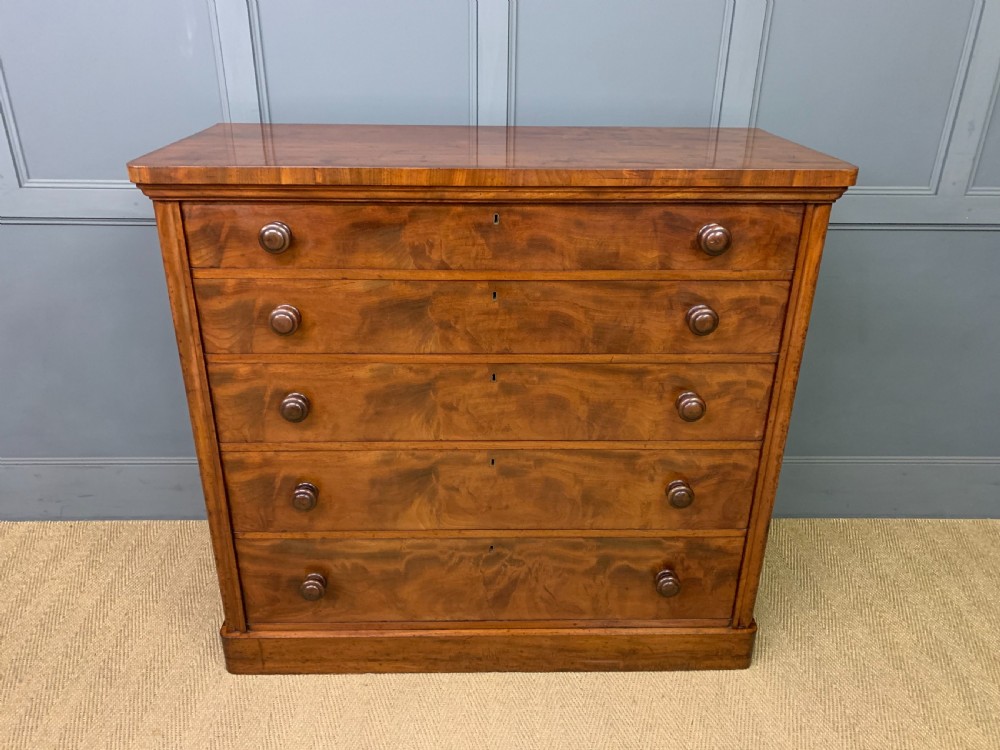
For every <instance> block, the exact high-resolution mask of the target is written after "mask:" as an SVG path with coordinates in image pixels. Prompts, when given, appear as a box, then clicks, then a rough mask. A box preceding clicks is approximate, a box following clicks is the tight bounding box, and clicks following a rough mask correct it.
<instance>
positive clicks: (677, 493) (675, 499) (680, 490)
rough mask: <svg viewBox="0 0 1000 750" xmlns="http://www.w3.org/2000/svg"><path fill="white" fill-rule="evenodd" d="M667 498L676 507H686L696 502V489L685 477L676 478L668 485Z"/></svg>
mask: <svg viewBox="0 0 1000 750" xmlns="http://www.w3.org/2000/svg"><path fill="white" fill-rule="evenodd" d="M667 500H669V501H670V504H671V505H672V506H674V507H675V508H686V507H688V506H689V505H690V504H691V503H693V502H694V490H692V489H691V485H690V484H688V483H687V482H685V481H684V480H683V479H675V480H674V481H672V482H671V483H670V484H668V485H667Z"/></svg>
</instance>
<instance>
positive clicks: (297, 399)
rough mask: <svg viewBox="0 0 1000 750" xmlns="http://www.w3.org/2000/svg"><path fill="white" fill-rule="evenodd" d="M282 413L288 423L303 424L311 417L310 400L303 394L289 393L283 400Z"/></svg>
mask: <svg viewBox="0 0 1000 750" xmlns="http://www.w3.org/2000/svg"><path fill="white" fill-rule="evenodd" d="M280 412H281V417H282V419H284V420H286V421H288V422H301V421H302V420H303V419H305V418H306V417H308V416H309V399H308V398H306V396H305V395H304V394H302V393H289V394H288V395H287V396H285V397H284V398H283V399H281V408H280Z"/></svg>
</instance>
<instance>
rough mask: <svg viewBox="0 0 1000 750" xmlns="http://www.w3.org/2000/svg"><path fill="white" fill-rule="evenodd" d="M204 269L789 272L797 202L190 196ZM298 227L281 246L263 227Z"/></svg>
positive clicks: (192, 235)
mask: <svg viewBox="0 0 1000 750" xmlns="http://www.w3.org/2000/svg"><path fill="white" fill-rule="evenodd" d="M184 216H185V231H186V233H187V241H188V248H189V250H188V252H189V253H190V257H191V265H192V267H196V268H258V269H262V270H266V269H290V268H296V269H307V268H331V269H332V268H369V269H419V270H496V271H571V270H615V269H617V270H644V271H655V270H670V269H684V270H691V271H718V270H787V269H791V268H792V266H793V265H794V258H795V246H796V242H797V239H798V233H799V226H800V224H801V222H802V206H801V205H798V204H794V203H793V204H788V205H782V204H776V205H753V204H749V205H746V204H744V205H741V204H728V205H727V204H724V203H721V204H720V203H712V204H697V203H696V204H685V203H666V202H664V203H658V204H642V203H639V204H626V203H590V204H582V205H581V204H567V205H559V204H548V205H544V204H514V205H508V204H504V203H497V204H495V205H489V204H486V205H470V204H431V203H422V204H421V203H418V204H386V203H360V204H357V203H293V204H289V203H273V202H272V203H219V204H217V203H185V204H184ZM272 221H281V222H283V223H285V224H286V225H288V227H289V228H290V229H291V232H292V243H291V246H290V247H289V248H288V250H286V251H285V252H283V253H281V254H279V255H272V254H270V253H267V252H264V251H263V250H262V249H261V247H260V245H259V244H258V241H257V233H258V232H259V230H260V228H261V227H262V226H264V225H265V224H268V223H270V222H272ZM709 223H718V224H721V225H723V226H725V227H726V228H727V229H729V231H730V232H731V233H732V236H733V244H732V247H730V249H729V250H727V251H726V252H725V253H723V254H722V255H718V256H711V255H706V254H705V253H704V252H702V251H701V250H700V249H699V247H698V244H697V234H698V230H699V229H700V228H701V227H702V226H704V225H705V224H709Z"/></svg>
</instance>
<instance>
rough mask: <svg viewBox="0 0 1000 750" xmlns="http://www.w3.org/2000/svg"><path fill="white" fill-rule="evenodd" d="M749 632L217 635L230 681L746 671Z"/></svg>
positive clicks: (542, 630)
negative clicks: (235, 677) (248, 677)
mask: <svg viewBox="0 0 1000 750" xmlns="http://www.w3.org/2000/svg"><path fill="white" fill-rule="evenodd" d="M756 634H757V626H756V624H751V625H750V627H747V628H739V629H736V628H683V627H667V628H651V627H646V628H620V627H619V628H586V627H574V628H538V629H530V630H527V629H521V630H516V629H510V628H506V629H504V628H496V629H491V630H472V629H465V630H463V629H460V628H451V629H448V630H439V631H419V630H394V631H371V630H326V631H321V630H312V631H298V632H287V633H258V632H248V633H235V632H228V631H225V630H224V631H223V632H222V639H223V640H222V644H223V648H224V649H225V653H226V668H227V669H228V670H229V671H230V672H232V673H233V674H322V673H328V672H336V673H359V672H540V671H544V672H554V671H581V670H593V671H601V672H607V671H621V670H657V671H660V670H675V669H745V668H747V667H749V666H750V661H751V657H752V654H753V644H754V639H755V637H756Z"/></svg>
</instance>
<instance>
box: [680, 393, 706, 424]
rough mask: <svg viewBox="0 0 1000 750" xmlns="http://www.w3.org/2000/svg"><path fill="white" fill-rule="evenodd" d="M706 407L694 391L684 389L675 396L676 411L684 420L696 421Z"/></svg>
mask: <svg viewBox="0 0 1000 750" xmlns="http://www.w3.org/2000/svg"><path fill="white" fill-rule="evenodd" d="M707 409H708V407H707V406H706V405H705V401H704V400H703V399H702V398H701V396H699V395H698V394H697V393H695V392H694V391H684V393H682V394H681V395H680V396H678V397H677V413H678V414H679V415H680V418H681V419H683V420H684V421H685V422H697V421H698V420H699V419H701V418H702V417H704V416H705V411H706V410H707Z"/></svg>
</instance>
